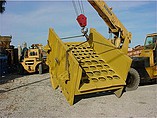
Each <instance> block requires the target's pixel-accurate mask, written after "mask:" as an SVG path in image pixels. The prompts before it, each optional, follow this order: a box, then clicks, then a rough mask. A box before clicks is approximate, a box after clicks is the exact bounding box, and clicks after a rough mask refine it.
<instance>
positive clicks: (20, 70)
mask: <svg viewBox="0 0 157 118" xmlns="http://www.w3.org/2000/svg"><path fill="white" fill-rule="evenodd" d="M18 68H19V74H20V75H24V68H23V66H22V64H20V65H19V67H18Z"/></svg>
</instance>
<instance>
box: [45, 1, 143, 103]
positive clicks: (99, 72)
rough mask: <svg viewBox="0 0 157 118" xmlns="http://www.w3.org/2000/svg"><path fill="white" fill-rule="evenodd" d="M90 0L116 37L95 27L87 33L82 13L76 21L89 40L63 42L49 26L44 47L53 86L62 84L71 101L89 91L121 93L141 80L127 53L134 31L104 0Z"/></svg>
mask: <svg viewBox="0 0 157 118" xmlns="http://www.w3.org/2000/svg"><path fill="white" fill-rule="evenodd" d="M88 2H89V3H90V5H91V6H92V7H93V8H94V9H95V10H96V11H97V13H98V14H99V16H100V17H101V18H102V19H103V20H104V22H105V23H106V24H107V26H108V28H109V32H110V33H111V34H113V35H114V38H113V39H110V40H109V39H107V38H105V37H104V36H102V35H101V34H100V33H99V32H97V30H96V29H94V28H91V29H90V32H89V34H88V30H87V28H86V24H87V18H86V17H85V16H84V15H83V14H80V15H79V16H78V17H77V21H78V23H79V25H80V26H81V27H82V30H81V31H82V33H83V36H84V37H85V39H86V41H84V42H63V41H62V39H61V38H60V37H59V36H58V35H57V34H56V33H55V31H54V29H52V28H50V29H49V36H48V40H47V45H46V46H45V48H44V49H45V51H46V52H47V63H48V65H49V73H50V78H51V84H52V87H53V88H54V89H57V88H58V87H60V89H61V91H62V93H63V94H64V96H65V98H66V100H67V101H68V103H69V104H70V105H73V104H74V103H75V102H74V101H75V98H76V97H77V96H79V95H83V94H89V93H98V92H112V93H114V94H115V95H116V96H117V97H121V95H122V94H123V92H124V91H129V90H135V89H137V87H138V84H139V80H140V78H139V74H138V72H137V71H136V70H135V69H133V68H131V64H132V59H131V58H130V57H129V56H127V52H128V46H129V43H130V42H131V38H132V34H131V33H130V32H129V31H128V30H127V29H126V28H125V27H124V25H123V24H122V23H121V22H120V20H119V19H118V18H117V17H116V15H115V14H114V13H113V11H112V9H111V8H109V7H108V5H107V4H106V3H105V2H104V1H102V0H92V1H91V0H88Z"/></svg>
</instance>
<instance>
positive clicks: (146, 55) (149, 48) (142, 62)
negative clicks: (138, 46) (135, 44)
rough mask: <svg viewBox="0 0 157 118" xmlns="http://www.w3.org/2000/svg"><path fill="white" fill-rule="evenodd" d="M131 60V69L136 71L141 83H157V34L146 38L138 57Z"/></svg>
mask: <svg viewBox="0 0 157 118" xmlns="http://www.w3.org/2000/svg"><path fill="white" fill-rule="evenodd" d="M132 59H133V61H132V65H131V67H132V68H134V69H136V70H137V71H138V73H139V75H140V80H141V83H143V82H157V33H152V34H148V35H147V36H146V39H145V43H144V47H143V49H142V50H141V53H140V55H139V56H135V57H132Z"/></svg>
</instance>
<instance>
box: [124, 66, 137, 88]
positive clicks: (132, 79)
mask: <svg viewBox="0 0 157 118" xmlns="http://www.w3.org/2000/svg"><path fill="white" fill-rule="evenodd" d="M139 84H140V75H139V73H138V72H137V71H136V70H135V69H134V68H130V70H129V73H128V76H127V80H126V88H125V90H126V91H133V90H136V89H137V88H138V86H139Z"/></svg>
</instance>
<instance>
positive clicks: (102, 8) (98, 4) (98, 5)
mask: <svg viewBox="0 0 157 118" xmlns="http://www.w3.org/2000/svg"><path fill="white" fill-rule="evenodd" d="M88 2H89V3H90V4H91V5H92V7H93V8H94V9H95V10H96V11H97V12H98V14H99V15H100V17H101V18H102V19H103V20H104V21H105V22H106V24H107V25H108V27H109V30H110V32H111V33H113V34H114V35H115V36H116V37H117V38H116V39H115V41H114V42H117V44H116V45H117V47H119V46H120V45H121V49H122V51H123V52H125V53H127V51H128V45H129V42H130V41H131V37H132V35H131V33H130V32H128V30H127V29H126V28H125V27H124V25H123V24H122V23H121V22H120V20H119V19H118V18H117V17H116V15H115V14H114V13H113V12H112V10H111V9H110V8H109V7H108V5H107V4H106V3H105V2H104V1H102V0H92V1H91V0H88ZM118 37H119V38H118Z"/></svg>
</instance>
